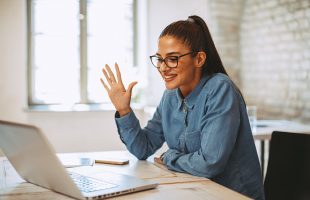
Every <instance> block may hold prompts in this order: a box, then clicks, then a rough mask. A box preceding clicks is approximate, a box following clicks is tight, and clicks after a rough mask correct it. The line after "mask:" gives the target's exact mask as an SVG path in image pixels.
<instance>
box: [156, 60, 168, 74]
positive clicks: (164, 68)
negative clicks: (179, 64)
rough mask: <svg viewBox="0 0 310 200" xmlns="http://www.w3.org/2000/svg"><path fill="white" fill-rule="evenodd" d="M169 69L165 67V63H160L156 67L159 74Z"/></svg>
mask: <svg viewBox="0 0 310 200" xmlns="http://www.w3.org/2000/svg"><path fill="white" fill-rule="evenodd" d="M169 69H170V68H169V67H168V66H167V65H166V63H165V62H162V63H161V64H160V65H159V67H158V71H161V72H163V71H167V70H169Z"/></svg>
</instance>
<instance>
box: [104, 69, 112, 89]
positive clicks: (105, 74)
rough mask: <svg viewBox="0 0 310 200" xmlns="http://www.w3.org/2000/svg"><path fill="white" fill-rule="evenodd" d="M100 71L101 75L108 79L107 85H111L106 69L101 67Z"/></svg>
mask: <svg viewBox="0 0 310 200" xmlns="http://www.w3.org/2000/svg"><path fill="white" fill-rule="evenodd" d="M102 72H103V75H104V76H105V79H106V80H107V81H108V83H109V85H110V86H111V85H112V82H111V79H110V77H109V75H108V73H107V71H106V70H105V69H104V68H102Z"/></svg>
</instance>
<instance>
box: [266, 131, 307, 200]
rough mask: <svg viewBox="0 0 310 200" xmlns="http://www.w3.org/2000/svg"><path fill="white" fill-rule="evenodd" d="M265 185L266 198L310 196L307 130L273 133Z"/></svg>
mask: <svg viewBox="0 0 310 200" xmlns="http://www.w3.org/2000/svg"><path fill="white" fill-rule="evenodd" d="M264 188H265V195H266V200H278V199H281V200H286V199H289V200H306V199H310V133H309V134H300V133H288V132H279V131H274V132H273V133H272V137H271V142H270V150H269V161H268V166H267V172H266V177H265V182H264Z"/></svg>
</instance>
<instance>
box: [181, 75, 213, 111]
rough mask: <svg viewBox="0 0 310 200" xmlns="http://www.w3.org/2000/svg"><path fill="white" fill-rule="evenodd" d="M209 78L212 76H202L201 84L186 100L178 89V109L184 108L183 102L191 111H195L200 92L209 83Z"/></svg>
mask: <svg viewBox="0 0 310 200" xmlns="http://www.w3.org/2000/svg"><path fill="white" fill-rule="evenodd" d="M209 78H210V76H202V77H201V79H200V82H199V84H198V85H197V86H196V87H195V89H194V90H193V91H192V92H191V93H189V95H187V96H186V97H185V98H184V99H183V97H182V94H181V91H180V89H179V88H178V89H177V90H176V95H177V98H178V109H181V108H182V104H183V102H184V104H185V105H186V107H188V108H189V109H193V107H194V105H195V103H196V100H197V97H198V95H199V93H200V91H201V90H202V88H203V86H204V85H205V83H206V82H207V80H208V79H209Z"/></svg>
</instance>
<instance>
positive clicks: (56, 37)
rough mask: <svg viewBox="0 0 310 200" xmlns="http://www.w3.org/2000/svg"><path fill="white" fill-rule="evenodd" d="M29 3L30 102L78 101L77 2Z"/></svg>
mask: <svg viewBox="0 0 310 200" xmlns="http://www.w3.org/2000/svg"><path fill="white" fill-rule="evenodd" d="M32 5H33V6H32V8H33V12H32V13H33V27H32V44H33V52H32V58H33V60H32V65H33V66H32V70H33V71H32V74H33V78H34V79H33V85H32V87H33V88H32V91H33V102H34V103H75V102H78V101H79V100H80V87H79V77H80V75H79V73H80V66H79V65H80V64H79V32H80V31H79V18H78V16H79V3H78V1H77V0H65V1H64V0H34V1H33V4H32Z"/></svg>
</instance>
